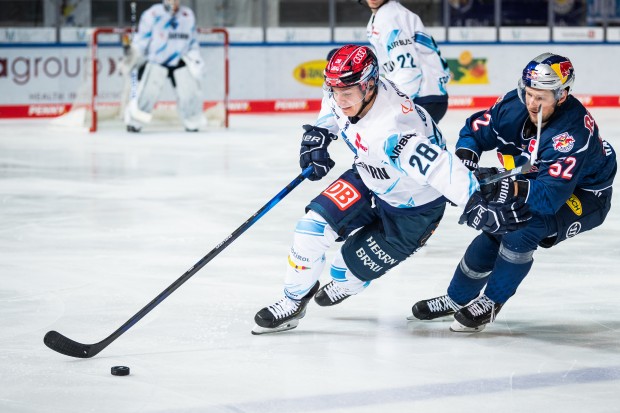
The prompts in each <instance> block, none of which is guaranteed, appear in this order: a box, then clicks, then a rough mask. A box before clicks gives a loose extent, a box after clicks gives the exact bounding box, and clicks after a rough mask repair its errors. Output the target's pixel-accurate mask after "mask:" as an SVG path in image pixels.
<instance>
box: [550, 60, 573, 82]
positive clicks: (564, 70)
mask: <svg viewBox="0 0 620 413" xmlns="http://www.w3.org/2000/svg"><path fill="white" fill-rule="evenodd" d="M551 68H552V69H553V71H554V72H555V73H556V74H557V75H558V77H559V78H560V80H561V81H562V84H564V83H566V80H567V79H568V76H569V75H570V74H571V72H572V70H573V64H572V63H571V62H570V61H568V60H565V61H563V62H560V63H554V64H552V65H551Z"/></svg>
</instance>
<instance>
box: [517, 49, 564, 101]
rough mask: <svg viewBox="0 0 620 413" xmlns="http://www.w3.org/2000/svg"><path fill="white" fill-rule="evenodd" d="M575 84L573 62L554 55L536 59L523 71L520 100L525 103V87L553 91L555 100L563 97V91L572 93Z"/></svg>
mask: <svg viewBox="0 0 620 413" xmlns="http://www.w3.org/2000/svg"><path fill="white" fill-rule="evenodd" d="M573 83H575V69H574V68H573V64H572V63H571V61H570V60H569V59H568V58H566V57H563V56H559V55H557V54H553V53H543V54H541V55H540V56H537V57H535V58H534V59H533V60H532V61H531V62H529V63H528V64H527V66H525V69H523V74H522V75H521V79H519V98H520V99H521V101H523V102H525V87H526V86H527V87H532V88H535V89H545V90H552V91H553V92H554V94H555V100H559V99H560V98H561V97H562V91H564V90H565V89H567V92H568V93H570V92H571V91H572V88H573Z"/></svg>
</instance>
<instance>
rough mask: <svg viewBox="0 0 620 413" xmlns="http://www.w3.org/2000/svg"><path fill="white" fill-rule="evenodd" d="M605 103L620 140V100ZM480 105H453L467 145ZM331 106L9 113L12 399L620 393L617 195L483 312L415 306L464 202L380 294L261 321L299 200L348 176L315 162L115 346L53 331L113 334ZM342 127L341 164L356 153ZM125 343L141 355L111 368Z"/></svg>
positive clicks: (279, 402) (495, 404) (553, 402)
mask: <svg viewBox="0 0 620 413" xmlns="http://www.w3.org/2000/svg"><path fill="white" fill-rule="evenodd" d="M592 113H593V115H594V116H595V118H596V120H597V122H598V123H599V126H600V129H601V132H602V134H603V136H604V137H605V138H606V139H607V140H608V141H609V142H610V143H611V144H612V145H614V146H615V148H616V149H620V123H618V119H619V118H620V111H618V110H611V109H594V110H592ZM469 114H470V111H457V110H452V111H449V113H448V115H447V117H446V118H445V119H444V121H443V122H442V123H441V125H440V126H441V127H442V129H443V131H444V134H445V135H446V136H447V138H448V141H449V146H450V148H452V149H453V145H454V143H455V141H456V137H457V134H458V130H459V129H460V127H461V125H462V124H463V122H464V120H465V118H466V117H467V116H468V115H469ZM313 120H314V116H313V115H273V116H248V115H246V116H233V117H232V119H231V125H232V126H231V128H230V129H229V130H227V131H226V130H209V131H207V132H204V133H198V134H188V133H184V132H181V128H180V127H179V128H176V127H172V128H167V129H165V128H154V129H148V128H147V129H146V130H145V132H144V133H142V134H138V135H136V134H128V133H125V132H124V131H123V130H122V128H121V127H120V126H119V125H116V126H111V127H108V128H104V130H102V131H101V132H100V133H97V134H94V135H91V134H88V133H81V132H76V131H72V130H70V129H63V128H60V127H52V126H50V124H49V122H44V121H42V122H32V121H31V122H24V121H3V122H1V123H0V211H1V214H2V215H1V216H2V218H1V219H0V280H1V281H0V412H181V413H189V412H237V413H239V412H247V413H250V412H274V413H281V412H317V411H319V412H373V413H374V412H405V411H407V412H413V411H416V412H418V411H419V412H447V411H453V412H479V411H502V412H524V411H528V410H529V411H549V412H583V411H593V412H618V411H619V409H620V407H619V406H620V307H619V305H618V304H619V301H618V296H619V295H620V275H619V274H618V270H617V267H618V263H619V262H620V244H619V242H618V240H619V239H620V211H619V210H618V208H617V207H616V205H614V207H613V208H612V210H611V212H610V214H609V216H608V218H607V221H606V223H605V225H604V226H603V227H601V228H599V229H597V230H594V231H592V232H590V233H585V234H582V235H580V236H578V237H576V238H574V239H571V240H569V241H567V242H565V243H563V244H561V245H559V246H557V247H555V248H553V249H551V250H543V251H539V252H537V253H536V255H535V264H534V268H533V270H532V272H531V273H530V275H529V276H528V277H527V279H526V280H525V281H524V283H523V284H522V285H521V287H520V288H519V291H518V292H517V294H516V295H515V296H514V297H513V298H512V299H511V300H510V301H509V303H508V304H507V305H506V306H505V307H504V308H503V309H502V312H501V313H500V315H499V317H498V319H497V321H496V323H495V324H493V325H491V326H489V327H488V328H487V329H486V330H485V331H484V332H482V333H480V334H477V335H468V334H465V335H461V334H455V333H451V332H449V331H448V326H449V322H444V321H438V322H426V323H425V322H407V321H406V317H407V316H408V315H409V314H410V311H411V306H412V304H413V303H414V302H416V301H418V300H420V299H423V298H429V297H433V296H436V295H440V294H443V293H444V292H445V289H446V287H447V284H448V282H449V280H450V278H451V275H452V272H453V269H454V267H455V266H456V265H457V263H458V262H459V260H460V258H461V256H462V254H463V252H464V250H465V247H466V246H467V244H468V242H469V240H470V239H472V238H473V237H474V236H475V231H473V230H471V229H469V228H467V227H464V226H459V225H458V224H457V222H456V221H457V219H458V211H457V210H456V208H449V209H448V212H447V214H446V217H445V218H444V220H443V222H442V223H441V225H440V227H439V229H438V231H437V232H436V234H435V235H434V236H433V237H432V238H431V240H430V242H429V244H428V245H427V246H426V247H425V248H424V249H422V250H421V251H420V252H419V253H418V254H416V255H415V256H414V257H413V258H412V259H410V260H408V261H407V262H405V263H404V264H403V265H401V266H399V267H397V268H396V269H395V270H394V271H392V272H391V273H389V274H388V275H386V276H385V277H383V278H382V279H380V280H378V281H376V282H374V283H373V284H372V285H371V286H370V287H369V288H368V289H367V290H366V291H365V292H364V293H363V294H361V295H359V296H356V297H353V298H351V299H349V300H347V301H345V302H344V303H343V304H341V305H339V306H337V307H332V308H320V307H318V306H316V305H315V304H313V303H311V304H310V306H309V307H308V311H307V315H306V318H304V319H303V320H302V321H301V323H300V325H299V327H298V328H297V329H295V330H291V331H288V332H285V333H281V334H279V335H263V336H253V335H251V334H250V330H251V328H252V327H253V325H254V323H253V317H254V314H255V313H256V311H258V310H259V309H260V308H262V307H263V306H265V305H268V304H271V303H273V302H275V301H276V300H277V299H279V298H280V296H281V290H282V280H283V275H284V270H285V266H286V256H287V253H288V249H289V246H290V242H291V239H292V231H293V228H294V226H295V222H296V220H297V219H298V218H299V217H300V216H301V215H302V214H303V209H304V206H305V205H306V203H307V202H308V200H310V199H311V198H312V197H314V196H315V195H316V194H317V193H318V192H319V191H320V190H321V189H323V188H324V187H325V185H326V184H327V183H328V182H303V183H302V184H301V185H300V186H299V187H298V188H297V189H295V190H294V191H293V192H292V193H291V194H290V195H289V196H288V197H286V198H285V199H284V200H282V201H281V202H280V203H279V204H278V205H276V206H275V207H274V208H273V209H272V210H271V211H270V212H269V213H268V214H267V215H265V216H264V217H263V218H262V219H261V220H259V221H258V222H257V223H256V224H255V225H254V226H253V227H252V228H250V229H249V230H248V231H247V232H246V233H245V234H243V235H242V236H241V237H240V238H239V239H238V240H236V241H235V242H234V243H233V244H232V245H230V246H229V247H228V248H227V249H226V250H224V251H223V252H222V253H221V254H220V255H219V256H218V257H216V258H215V259H214V260H213V261H212V262H210V263H209V264H207V265H206V266H205V267H204V268H203V269H202V270H201V271H200V272H198V273H197V274H196V275H195V276H194V277H193V278H191V279H190V280H189V281H188V282H187V283H186V284H185V285H183V286H182V287H181V288H180V289H178V290H177V291H176V292H174V293H173V294H172V295H171V296H170V297H169V298H168V299H167V300H165V301H164V302H163V303H162V304H160V305H159V306H158V307H157V308H156V309H155V310H154V311H153V312H151V313H150V314H149V315H147V316H146V317H145V318H144V319H143V320H142V321H140V322H139V323H138V324H136V325H135V326H134V327H133V328H131V329H130V330H129V331H128V332H126V333H125V334H124V335H122V336H121V337H120V338H119V339H117V340H116V341H115V342H114V343H113V344H111V345H110V346H109V347H108V348H106V349H105V350H104V351H102V352H101V353H100V354H99V355H98V356H96V357H94V358H92V359H85V360H82V359H72V358H70V357H66V356H63V355H60V354H57V353H55V352H53V351H51V350H49V349H48V348H47V347H45V346H44V345H43V336H44V335H45V333H46V332H47V331H48V330H52V329H54V330H58V331H59V332H61V333H63V334H65V335H67V336H68V337H70V338H72V339H74V340H77V341H80V342H83V343H94V342H97V341H100V340H102V339H103V338H105V337H107V336H108V335H109V334H111V333H112V332H113V331H114V330H116V329H117V328H118V327H119V326H120V325H121V324H123V323H124V322H125V321H126V320H128V319H129V318H130V317H131V316H133V315H134V314H135V313H136V312H137V311H138V310H140V309H141V308H142V307H143V306H144V305H146V304H147V303H148V302H149V301H151V299H153V298H154V297H155V296H156V295H157V294H159V293H160V292H161V291H162V290H164V289H165V288H166V287H167V286H168V285H170V284H171V283H172V282H174V281H175V280H176V279H177V278H178V277H180V276H181V275H182V274H183V273H184V272H185V271H186V270H188V269H189V268H190V267H191V266H192V265H193V264H194V263H196V262H197V261H198V260H199V259H200V258H202V257H203V256H204V255H206V254H207V253H208V252H209V251H211V250H212V249H213V248H214V247H215V246H216V245H217V244H218V243H220V242H221V241H222V240H224V239H225V238H226V237H227V235H228V234H230V233H231V232H233V231H234V230H235V229H236V228H237V227H239V226H240V225H241V224H242V223H243V222H244V221H245V220H246V219H248V218H249V217H250V216H251V215H252V214H253V213H254V212H256V211H257V210H258V209H259V208H260V207H261V206H263V205H264V204H265V203H266V202H267V201H268V200H269V199H271V198H272V197H273V196H274V195H275V194H276V193H278V192H279V191H280V190H281V189H282V188H283V187H284V186H285V185H287V184H288V183H289V182H290V181H291V180H292V179H293V178H294V177H295V176H297V175H298V174H299V168H298V164H297V162H298V160H297V153H298V150H299V149H298V145H299V140H300V136H301V125H302V124H303V123H308V122H312V121H313ZM332 148H333V149H332V153H333V156H334V157H335V159H336V161H337V167H336V169H335V170H334V171H333V172H332V173H330V176H331V177H336V176H337V175H338V174H339V173H340V172H342V171H344V170H345V169H346V168H347V167H348V166H349V165H350V163H351V155H350V153H349V152H348V149H347V148H346V145H345V144H344V143H343V142H335V143H334V144H333V145H332ZM494 162H495V159H494V156H493V155H492V154H489V155H486V156H485V158H483V162H482V163H483V164H486V165H488V164H493V163H494ZM618 185H620V183H617V184H616V186H618ZM330 254H333V251H332V252H330V253H329V254H328V260H329V259H330V258H331V256H333V255H330ZM328 279H329V275H328V274H327V272H325V273H324V274H323V276H322V281H323V282H326V281H327V280H328ZM115 365H125V366H129V367H130V368H131V375H130V376H127V377H115V376H112V375H111V374H110V368H111V367H112V366H115Z"/></svg>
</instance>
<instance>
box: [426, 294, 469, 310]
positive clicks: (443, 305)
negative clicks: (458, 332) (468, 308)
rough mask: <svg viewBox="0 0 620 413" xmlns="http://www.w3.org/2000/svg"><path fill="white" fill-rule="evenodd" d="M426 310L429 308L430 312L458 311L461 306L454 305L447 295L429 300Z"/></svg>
mask: <svg viewBox="0 0 620 413" xmlns="http://www.w3.org/2000/svg"><path fill="white" fill-rule="evenodd" d="M428 308H430V309H431V311H432V312H441V311H445V310H448V309H452V310H454V311H458V310H459V309H460V308H461V306H460V305H458V304H457V303H455V302H454V301H453V300H452V298H450V296H449V295H442V296H441V297H437V298H433V299H432V300H429V301H428Z"/></svg>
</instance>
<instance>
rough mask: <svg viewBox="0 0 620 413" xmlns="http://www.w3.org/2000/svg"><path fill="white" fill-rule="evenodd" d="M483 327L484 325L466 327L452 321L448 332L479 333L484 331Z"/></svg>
mask: <svg viewBox="0 0 620 413" xmlns="http://www.w3.org/2000/svg"><path fill="white" fill-rule="evenodd" d="M485 327H486V324H483V325H481V326H478V327H467V326H464V325H463V324H461V323H459V322H458V321H456V320H454V322H453V323H452V324H451V325H450V331H452V332H454V333H479V332H480V331H482V330H484V328H485Z"/></svg>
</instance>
